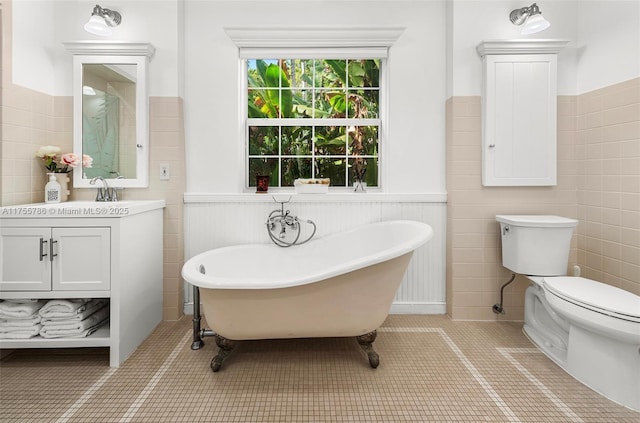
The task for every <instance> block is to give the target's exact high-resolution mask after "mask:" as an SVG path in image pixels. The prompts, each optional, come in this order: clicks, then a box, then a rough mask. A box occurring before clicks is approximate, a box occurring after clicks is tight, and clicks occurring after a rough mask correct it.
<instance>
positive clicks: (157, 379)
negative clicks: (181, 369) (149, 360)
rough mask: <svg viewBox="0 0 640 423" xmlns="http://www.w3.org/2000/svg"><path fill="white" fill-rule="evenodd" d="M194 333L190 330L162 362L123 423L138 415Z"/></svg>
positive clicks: (123, 418)
mask: <svg viewBox="0 0 640 423" xmlns="http://www.w3.org/2000/svg"><path fill="white" fill-rule="evenodd" d="M192 335H193V331H192V330H189V331H188V332H187V334H186V335H185V336H184V337H183V338H182V339H181V340H180V342H179V343H178V345H176V347H175V348H174V349H173V351H172V352H171V354H170V355H169V357H167V359H166V360H165V361H164V363H162V366H160V368H159V369H158V371H157V372H156V373H155V374H154V375H153V377H152V378H151V380H150V381H149V383H147V386H145V387H144V389H143V390H142V392H140V394H139V395H138V397H137V398H136V399H135V401H133V404H131V406H130V407H129V409H128V410H127V412H126V413H124V415H123V416H122V417H121V418H120V420H119V421H120V422H121V423H126V422H130V421H131V420H132V419H133V417H134V416H135V415H136V413H137V412H138V410H139V409H140V407H142V405H143V404H144V402H145V401H146V400H147V398H149V395H151V393H152V392H153V390H154V389H155V387H156V385H157V384H158V382H160V379H162V377H163V376H164V374H165V373H166V372H167V370H169V366H171V364H173V362H174V361H175V359H176V357H178V353H179V352H180V351H181V350H182V348H183V347H184V345H185V344H187V343H188V341H189V338H190V337H191V336H192Z"/></svg>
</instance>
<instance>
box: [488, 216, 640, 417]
mask: <svg viewBox="0 0 640 423" xmlns="http://www.w3.org/2000/svg"><path fill="white" fill-rule="evenodd" d="M496 219H497V220H498V222H500V226H501V233H502V249H503V266H505V267H506V268H508V269H510V270H512V271H513V272H515V273H520V274H523V275H526V276H527V278H528V279H529V280H530V281H531V282H532V284H531V285H530V286H529V287H528V288H527V290H526V293H525V307H524V309H525V310H524V312H525V319H524V320H525V323H524V328H523V330H524V332H525V334H526V335H527V336H528V338H529V339H530V340H531V341H532V342H533V343H534V344H535V345H536V346H537V347H538V348H539V349H540V350H541V351H542V352H543V353H545V354H546V355H547V356H548V357H549V358H551V359H552V360H553V361H554V362H555V363H556V364H558V365H559V366H560V367H561V368H563V369H564V370H565V371H566V372H567V373H569V374H570V375H572V376H573V377H575V378H576V379H577V380H579V381H580V382H582V383H584V384H585V385H587V386H588V387H590V388H591V389H593V390H595V391H597V392H599V393H600V394H602V395H603V396H605V397H607V398H609V399H611V400H613V401H615V402H617V403H619V404H622V405H624V406H626V407H629V408H631V409H633V410H636V411H640V297H639V296H637V295H635V294H632V293H631V292H628V291H625V290H622V289H619V288H616V287H614V286H611V285H607V284H604V283H601V282H598V281H593V280H590V279H587V278H582V277H569V276H565V274H566V268H567V263H568V256H569V248H570V242H571V235H572V233H573V229H574V228H575V226H576V225H577V223H578V222H577V221H576V220H573V219H567V218H562V217H557V216H513V215H511V216H506V215H500V216H496Z"/></svg>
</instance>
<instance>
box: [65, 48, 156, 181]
mask: <svg viewBox="0 0 640 423" xmlns="http://www.w3.org/2000/svg"><path fill="white" fill-rule="evenodd" d="M64 45H65V47H66V48H67V50H69V51H70V52H71V53H72V54H73V152H74V153H76V154H80V155H81V154H82V99H83V98H82V84H83V65H84V64H119V65H137V66H136V177H135V178H126V179H115V178H109V179H106V181H107V183H108V184H109V187H122V188H147V187H148V186H149V96H148V90H147V65H148V63H149V60H150V58H151V56H153V53H154V52H155V48H154V47H153V46H152V45H151V44H149V43H129V42H109V41H107V42H99V41H76V42H68V43H64ZM82 176H83V172H82V171H80V172H73V187H74V188H95V185H90V184H89V181H90V180H89V179H85V178H83V177H82Z"/></svg>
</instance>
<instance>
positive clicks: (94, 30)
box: [84, 15, 113, 37]
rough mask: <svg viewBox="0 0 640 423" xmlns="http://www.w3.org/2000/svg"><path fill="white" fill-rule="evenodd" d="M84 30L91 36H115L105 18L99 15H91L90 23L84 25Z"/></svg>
mask: <svg viewBox="0 0 640 423" xmlns="http://www.w3.org/2000/svg"><path fill="white" fill-rule="evenodd" d="M84 30H85V31H87V32H88V33H90V34H95V35H102V36H104V37H106V36H109V35H112V34H113V31H111V28H109V27H108V26H107V23H106V22H105V20H104V18H103V17H101V16H98V15H91V17H90V18H89V21H88V22H87V23H86V24H84Z"/></svg>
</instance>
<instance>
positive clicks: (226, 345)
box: [211, 335, 236, 372]
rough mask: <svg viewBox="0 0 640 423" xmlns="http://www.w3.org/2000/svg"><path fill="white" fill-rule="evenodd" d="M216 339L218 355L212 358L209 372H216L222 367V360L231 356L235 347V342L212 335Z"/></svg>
mask: <svg viewBox="0 0 640 423" xmlns="http://www.w3.org/2000/svg"><path fill="white" fill-rule="evenodd" d="M214 336H215V339H216V345H217V346H218V348H220V349H219V350H218V355H216V356H215V357H213V360H211V370H213V371H214V372H217V371H218V370H220V367H222V363H223V362H224V360H225V359H226V358H227V357H228V356H229V354H231V351H233V348H234V347H235V346H236V341H232V340H231V339H227V338H225V337H224V336H220V335H214Z"/></svg>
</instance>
